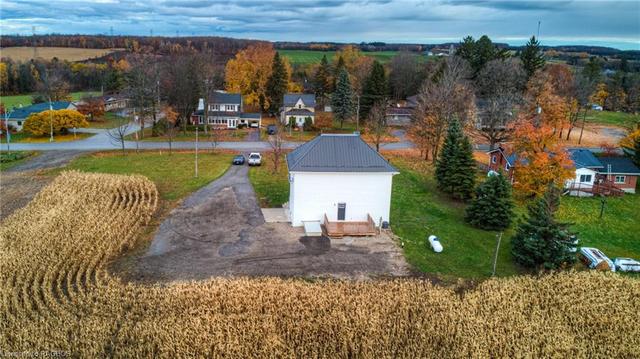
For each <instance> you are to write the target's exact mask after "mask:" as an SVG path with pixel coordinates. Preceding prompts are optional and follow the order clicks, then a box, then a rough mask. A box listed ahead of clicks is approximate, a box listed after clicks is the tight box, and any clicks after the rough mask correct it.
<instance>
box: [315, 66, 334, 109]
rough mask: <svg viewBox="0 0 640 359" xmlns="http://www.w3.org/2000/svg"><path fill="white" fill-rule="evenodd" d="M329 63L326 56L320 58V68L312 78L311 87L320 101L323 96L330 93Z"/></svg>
mask: <svg viewBox="0 0 640 359" xmlns="http://www.w3.org/2000/svg"><path fill="white" fill-rule="evenodd" d="M329 75H330V74H329V61H327V55H323V56H322V60H321V61H320V66H319V67H318V71H317V72H316V76H315V78H314V81H313V82H314V83H313V87H314V89H315V92H316V97H317V98H318V99H319V100H320V101H324V98H325V96H327V94H329V93H330V92H331V84H330V83H329Z"/></svg>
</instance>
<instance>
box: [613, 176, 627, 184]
mask: <svg viewBox="0 0 640 359" xmlns="http://www.w3.org/2000/svg"><path fill="white" fill-rule="evenodd" d="M626 179H627V178H626V177H625V176H616V179H615V182H614V183H625V182H626Z"/></svg>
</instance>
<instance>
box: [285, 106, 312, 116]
mask: <svg viewBox="0 0 640 359" xmlns="http://www.w3.org/2000/svg"><path fill="white" fill-rule="evenodd" d="M284 114H285V115H292V116H313V115H314V113H313V112H311V111H309V110H307V109H306V108H293V109H291V110H289V111H287V112H285V113H284Z"/></svg>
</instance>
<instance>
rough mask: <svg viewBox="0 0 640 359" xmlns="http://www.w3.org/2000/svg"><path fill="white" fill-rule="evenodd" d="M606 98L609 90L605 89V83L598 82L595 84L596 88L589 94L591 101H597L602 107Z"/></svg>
mask: <svg viewBox="0 0 640 359" xmlns="http://www.w3.org/2000/svg"><path fill="white" fill-rule="evenodd" d="M607 98H609V91H607V84H605V83H599V84H597V85H596V89H595V91H594V92H593V94H592V95H591V102H593V103H597V104H598V105H600V106H602V107H604V106H605V105H606V103H607Z"/></svg>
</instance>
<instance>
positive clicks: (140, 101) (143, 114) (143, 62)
mask: <svg viewBox="0 0 640 359" xmlns="http://www.w3.org/2000/svg"><path fill="white" fill-rule="evenodd" d="M158 81H159V72H158V67H157V64H156V60H155V59H153V58H151V57H149V56H143V57H140V58H138V59H137V60H136V61H135V62H133V64H132V66H131V69H130V70H129V72H128V73H127V75H126V82H127V92H128V93H129V96H130V97H131V106H132V107H133V109H134V111H135V112H136V113H137V115H138V116H139V119H140V136H141V137H144V124H145V119H147V118H148V117H152V118H153V124H154V125H155V124H156V122H157V118H156V109H157V105H158V103H157V100H158V91H159V86H158V85H159V83H158Z"/></svg>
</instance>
